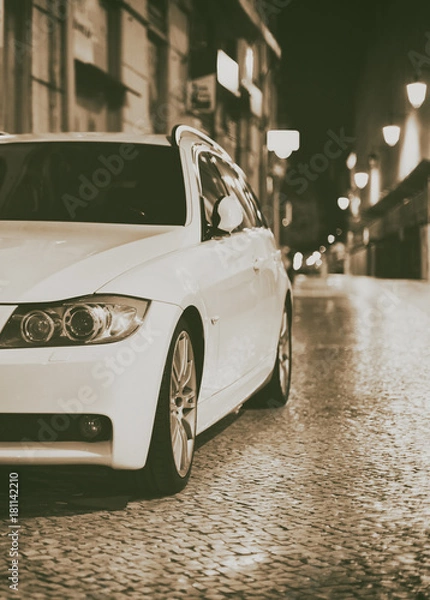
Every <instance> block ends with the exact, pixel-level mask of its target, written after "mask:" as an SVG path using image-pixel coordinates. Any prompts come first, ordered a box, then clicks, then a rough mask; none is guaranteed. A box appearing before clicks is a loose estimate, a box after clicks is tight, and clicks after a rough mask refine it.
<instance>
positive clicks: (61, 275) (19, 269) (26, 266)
mask: <svg viewBox="0 0 430 600" xmlns="http://www.w3.org/2000/svg"><path fill="white" fill-rule="evenodd" d="M186 237H187V236H186V235H185V228H184V227H158V226H142V225H138V226H135V225H116V224H112V225H110V224H107V225H100V224H92V223H48V222H46V223H45V222H44V223H40V222H38V223H28V222H25V223H24V222H12V221H2V222H0V304H18V303H20V302H49V301H55V300H62V299H65V298H73V297H78V296H82V295H85V294H92V293H94V292H96V291H97V290H98V289H99V288H100V287H102V286H103V285H105V284H106V283H108V282H109V281H111V280H112V279H114V278H115V277H117V276H118V275H120V274H122V273H124V272H125V271H127V270H129V269H132V268H133V267H136V266H138V265H140V264H142V263H144V262H146V261H149V260H152V259H154V258H157V257H159V256H161V255H163V254H166V253H168V252H171V251H173V250H175V249H178V248H179V247H182V246H183V245H184V243H185V239H186Z"/></svg>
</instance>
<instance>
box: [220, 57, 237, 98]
mask: <svg viewBox="0 0 430 600" xmlns="http://www.w3.org/2000/svg"><path fill="white" fill-rule="evenodd" d="M217 80H218V83H219V84H220V85H222V87H224V88H225V89H226V90H228V91H229V92H231V93H232V94H234V95H235V96H237V97H239V96H240V88H239V65H238V63H237V62H236V61H235V60H233V59H232V58H231V57H230V56H229V55H228V54H226V53H225V52H224V51H223V50H218V55H217Z"/></svg>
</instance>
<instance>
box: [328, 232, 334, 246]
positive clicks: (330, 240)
mask: <svg viewBox="0 0 430 600" xmlns="http://www.w3.org/2000/svg"><path fill="white" fill-rule="evenodd" d="M335 240H336V238H335V237H334V235H333V234H332V233H331V234H330V235H329V236H328V237H327V241H328V243H329V244H334V242H335Z"/></svg>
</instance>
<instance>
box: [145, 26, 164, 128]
mask: <svg viewBox="0 0 430 600" xmlns="http://www.w3.org/2000/svg"><path fill="white" fill-rule="evenodd" d="M148 63H149V111H150V116H151V122H152V129H153V132H154V133H165V132H166V129H167V121H168V117H169V115H168V104H167V103H166V86H167V64H166V63H167V57H166V47H165V44H164V42H163V41H162V40H161V39H160V38H158V37H157V36H156V35H152V34H150V35H149V36H148Z"/></svg>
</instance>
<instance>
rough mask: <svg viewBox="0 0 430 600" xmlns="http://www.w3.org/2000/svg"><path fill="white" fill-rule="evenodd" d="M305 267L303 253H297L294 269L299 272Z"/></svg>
mask: <svg viewBox="0 0 430 600" xmlns="http://www.w3.org/2000/svg"><path fill="white" fill-rule="evenodd" d="M302 265H303V254H302V253H301V252H296V253H295V255H294V258H293V269H294V270H295V271H298V270H299V269H301V268H302Z"/></svg>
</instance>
